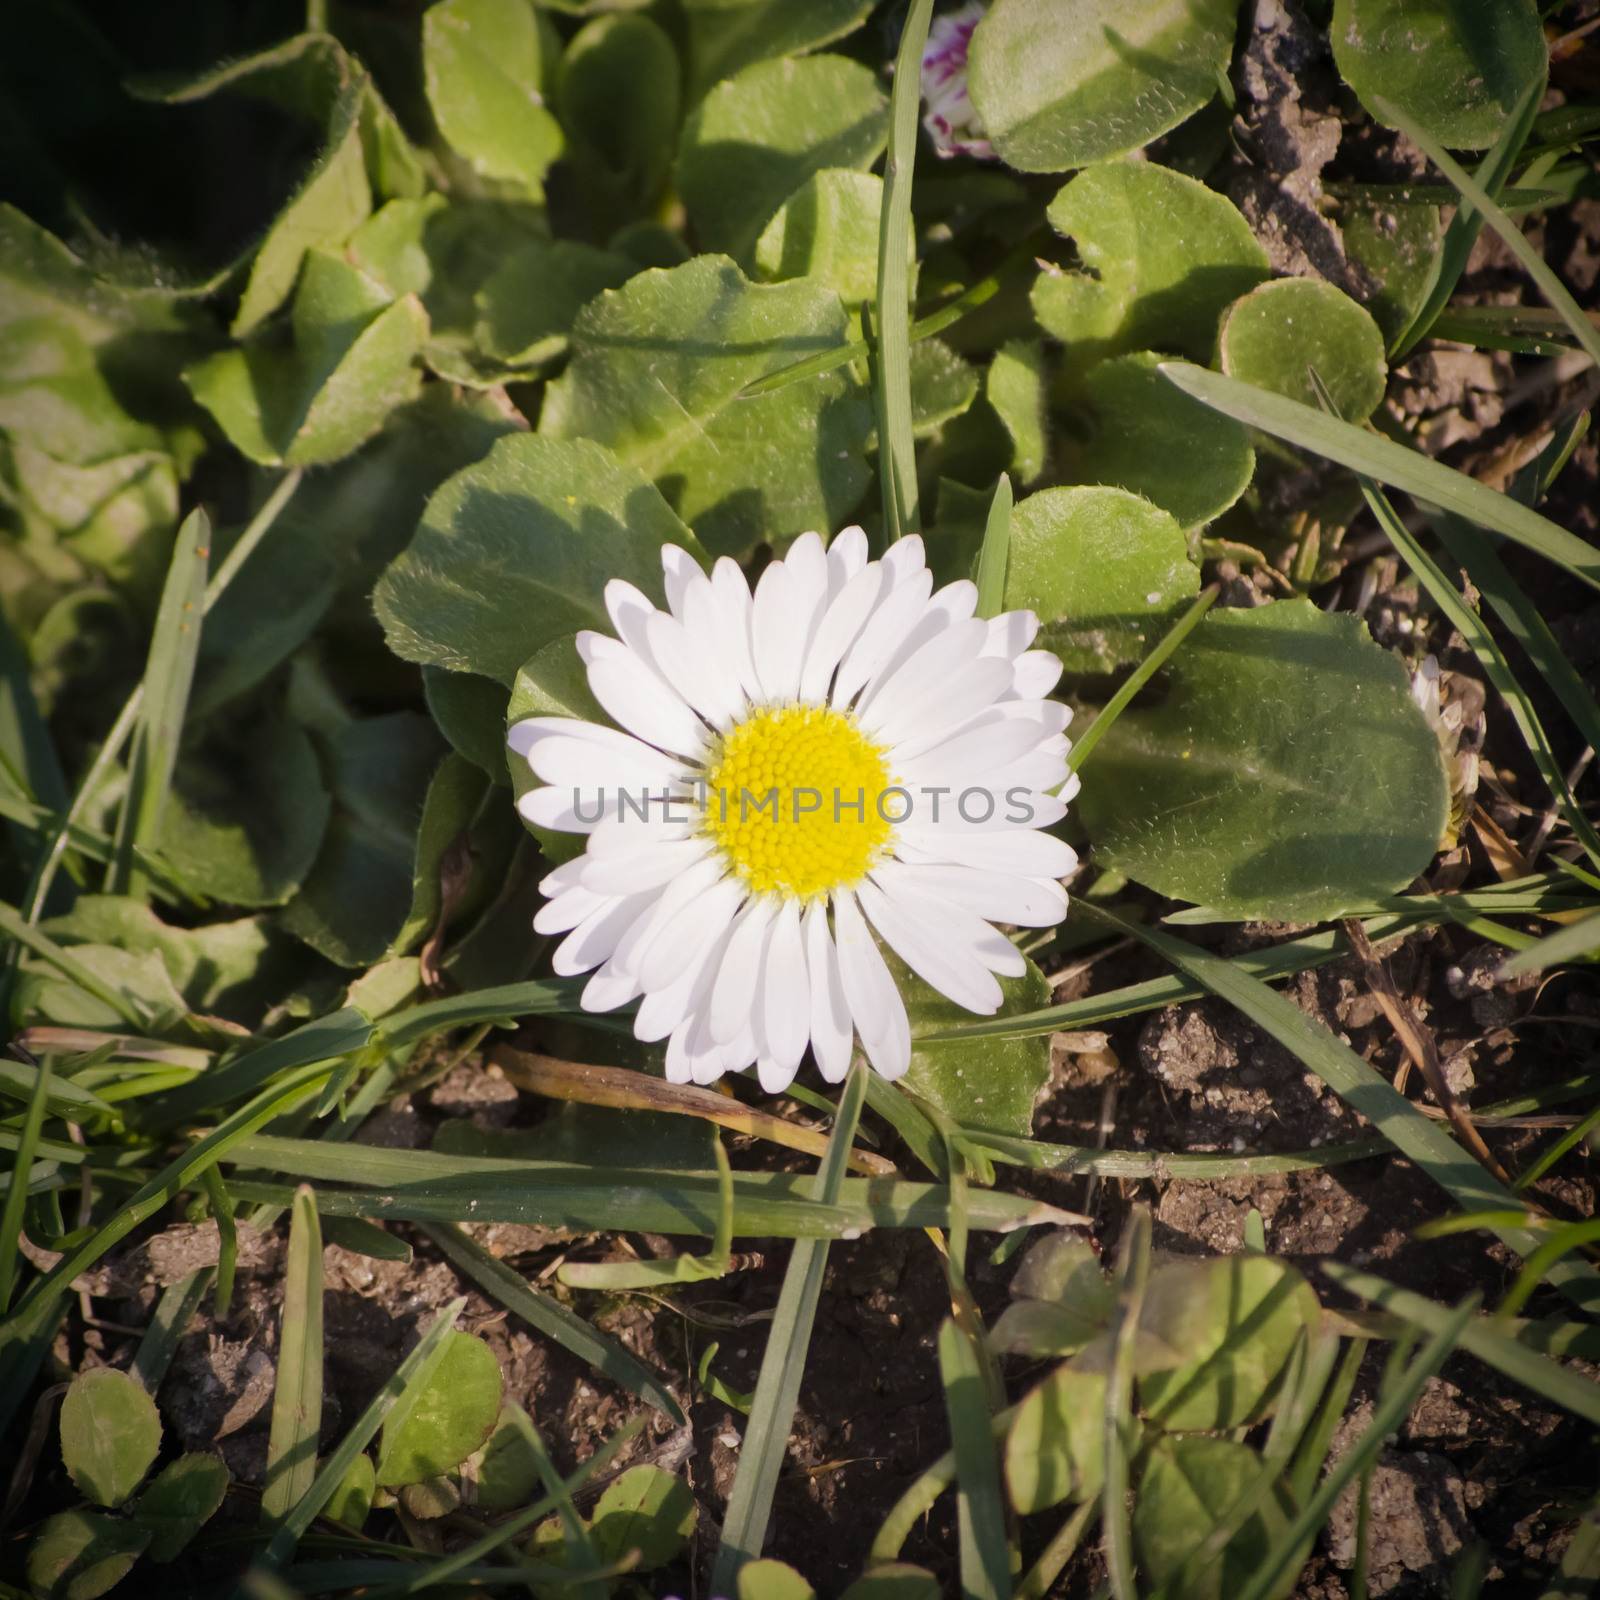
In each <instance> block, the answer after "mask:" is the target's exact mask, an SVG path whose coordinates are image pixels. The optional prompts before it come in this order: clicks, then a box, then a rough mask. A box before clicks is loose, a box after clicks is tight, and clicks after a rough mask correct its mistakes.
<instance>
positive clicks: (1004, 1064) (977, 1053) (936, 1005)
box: [886, 952, 1050, 1138]
mask: <svg viewBox="0 0 1600 1600" xmlns="http://www.w3.org/2000/svg"><path fill="white" fill-rule="evenodd" d="M886 955H887V956H888V960H889V963H890V969H891V970H892V971H893V972H894V974H895V977H896V980H897V981H898V983H899V986H900V992H901V994H903V995H904V996H905V1002H906V1011H907V1013H908V1014H909V1016H910V1018H911V1069H910V1071H909V1072H908V1073H907V1074H906V1077H905V1085H906V1087H907V1088H908V1089H909V1090H911V1092H912V1093H913V1094H917V1095H920V1096H922V1098H923V1099H925V1100H928V1101H931V1102H932V1103H933V1104H934V1105H936V1106H937V1107H938V1108H939V1109H940V1110H941V1111H942V1112H944V1114H945V1115H946V1116H947V1117H949V1118H950V1119H951V1121H953V1122H956V1123H959V1124H960V1125H961V1126H962V1127H964V1128H989V1129H992V1130H994V1131H995V1132H997V1133H1009V1134H1015V1135H1017V1136H1018V1137H1019V1138H1026V1137H1027V1136H1028V1134H1029V1133H1031V1132H1032V1131H1033V1103H1034V1101H1035V1100H1036V1099H1037V1098H1038V1096H1039V1091H1040V1090H1041V1089H1042V1088H1043V1087H1044V1086H1045V1084H1046V1083H1047V1082H1048V1081H1049V1078H1050V1049H1049V1040H1048V1039H1046V1038H1044V1037H1042V1036H1039V1037H1033V1038H1024V1039H950V1040H945V1041H943V1042H941V1043H927V1044H924V1043H920V1042H919V1041H918V1039H917V1034H918V1032H919V1031H921V1032H930V1033H931V1032H933V1031H935V1030H936V1029H939V1028H948V1027H951V1026H954V1025H955V1024H958V1023H962V1022H970V1021H971V1020H972V1013H971V1012H969V1011H965V1010H963V1009H962V1008H961V1007H960V1006H958V1005H957V1004H956V1003H955V1001H953V1000H947V999H946V998H945V997H944V996H943V995H942V994H940V993H938V991H937V990H935V989H933V988H932V987H930V986H929V985H928V984H926V983H924V982H923V981H922V980H921V979H920V978H918V977H916V976H914V975H913V974H911V973H909V972H907V971H906V970H905V968H904V967H903V966H902V965H901V963H900V962H899V960H898V959H897V958H895V957H894V956H893V955H892V954H888V953H887V952H886ZM1000 988H1001V992H1002V994H1003V995H1004V998H1003V999H1002V1000H1001V1002H1000V1009H999V1011H997V1012H996V1013H995V1015H996V1016H1000V1017H1004V1016H1009V1015H1011V1014H1013V1013H1016V1012H1023V1011H1037V1010H1039V1009H1040V1008H1041V1007H1043V1006H1047V1005H1049V1004H1050V985H1049V983H1048V982H1047V981H1046V979H1045V977H1044V974H1043V973H1041V972H1040V971H1039V969H1038V968H1037V967H1036V966H1034V965H1033V963H1032V962H1031V961H1030V962H1029V963H1028V969H1027V971H1026V972H1024V973H1023V975H1022V976H1021V977H1020V978H1002V979H1000Z"/></svg>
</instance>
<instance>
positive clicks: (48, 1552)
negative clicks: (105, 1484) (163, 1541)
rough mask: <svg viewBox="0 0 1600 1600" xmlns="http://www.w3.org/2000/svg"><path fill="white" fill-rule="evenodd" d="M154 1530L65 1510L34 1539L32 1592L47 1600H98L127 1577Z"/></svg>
mask: <svg viewBox="0 0 1600 1600" xmlns="http://www.w3.org/2000/svg"><path fill="white" fill-rule="evenodd" d="M149 1542H150V1530H149V1529H148V1528H141V1527H140V1526H139V1525H138V1523H136V1522H126V1521H124V1520H123V1519H122V1518H121V1517H106V1516H101V1515H100V1514H99V1513H98V1512H95V1511H62V1512H58V1513H57V1514H56V1515H55V1516H53V1517H51V1518H50V1519H49V1520H48V1521H47V1522H46V1523H45V1524H44V1526H43V1527H42V1528H40V1529H39V1531H38V1532H37V1533H36V1534H35V1535H34V1536H33V1543H32V1544H31V1545H30V1546H29V1548H28V1587H29V1588H30V1589H32V1590H33V1592H34V1593H35V1594H36V1595H41V1596H44V1597H45V1600H97V1597H98V1596H100V1595H103V1594H105V1593H106V1591H107V1590H109V1589H113V1588H115V1587H116V1586H117V1584H119V1583H121V1582H122V1580H123V1579H124V1578H125V1577H127V1575H128V1572H129V1570H130V1568H132V1566H133V1564H134V1562H135V1561H137V1560H138V1559H139V1556H140V1554H141V1552H142V1551H143V1550H144V1548H145V1546H146V1545H147V1544H149Z"/></svg>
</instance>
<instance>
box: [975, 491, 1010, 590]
mask: <svg viewBox="0 0 1600 1600" xmlns="http://www.w3.org/2000/svg"><path fill="white" fill-rule="evenodd" d="M1010 561H1011V479H1010V478H1009V477H1007V476H1006V474H1005V473H1003V472H1002V473H1001V474H1000V481H999V482H998V483H997V484H996V485H995V487H994V499H993V500H991V501H990V502H989V520H988V522H987V523H985V524H984V529H983V547H982V548H981V549H980V550H979V551H978V611H977V614H978V615H979V616H980V617H998V616H999V615H1000V613H1001V612H1002V611H1003V610H1004V609H1005V604H1006V568H1007V566H1008V565H1009V563H1010Z"/></svg>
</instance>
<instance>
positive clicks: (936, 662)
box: [861, 635, 1011, 749]
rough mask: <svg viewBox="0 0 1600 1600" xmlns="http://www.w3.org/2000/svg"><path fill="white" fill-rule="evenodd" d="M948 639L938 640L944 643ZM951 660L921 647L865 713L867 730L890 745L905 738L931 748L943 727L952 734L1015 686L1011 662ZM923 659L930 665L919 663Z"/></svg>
mask: <svg viewBox="0 0 1600 1600" xmlns="http://www.w3.org/2000/svg"><path fill="white" fill-rule="evenodd" d="M944 637H945V636H944V635H941V636H940V638H939V639H936V640H935V641H934V643H935V644H940V643H942V642H943V640H944ZM954 648H955V647H954V646H951V647H950V650H951V651H952V652H953V651H954ZM947 660H949V656H948V655H946V654H944V653H934V654H929V651H928V649H927V648H926V647H925V648H924V649H922V650H919V651H918V652H917V654H916V655H914V656H913V657H912V658H911V660H910V662H908V663H907V665H906V666H905V667H904V668H903V669H902V670H901V672H900V673H899V674H898V675H897V676H896V678H895V681H894V682H893V683H892V684H890V685H889V686H888V688H886V689H885V690H884V692H883V693H882V694H880V695H879V696H878V697H877V699H875V700H874V701H873V702H872V707H871V709H870V710H869V711H867V712H865V713H863V715H862V718H861V725H862V728H863V730H865V731H866V732H868V733H869V734H871V735H872V737H874V738H876V739H878V740H879V741H880V742H882V743H885V744H892V745H898V744H901V743H902V742H903V743H905V744H906V745H907V746H908V747H909V748H913V749H914V748H916V747H917V746H926V745H927V744H928V742H929V741H930V739H932V738H934V737H935V735H936V732H937V731H939V730H943V732H944V734H945V737H947V738H948V737H949V736H950V735H951V734H953V733H955V732H956V731H957V730H958V729H960V727H961V726H962V724H963V723H966V722H969V721H970V720H971V719H972V718H973V717H975V716H977V715H978V713H979V712H982V711H986V710H987V709H988V708H989V707H990V706H991V705H993V704H994V702H995V701H996V700H997V699H998V698H999V697H1000V696H1001V695H1002V694H1004V693H1005V692H1006V689H1007V688H1008V687H1009V685H1010V682H1011V664H1010V663H1009V662H1007V661H1000V660H998V659H996V658H995V657H993V656H979V657H977V658H973V657H971V656H963V657H962V658H961V660H960V661H959V662H958V663H956V664H952V665H945V664H944V663H945V662H946V661H947ZM919 661H925V662H926V665H925V666H922V667H919V666H918V665H917V663H918V662H919Z"/></svg>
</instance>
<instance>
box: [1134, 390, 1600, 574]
mask: <svg viewBox="0 0 1600 1600" xmlns="http://www.w3.org/2000/svg"><path fill="white" fill-rule="evenodd" d="M1160 371H1161V373H1162V375H1163V376H1164V377H1165V378H1166V379H1167V380H1168V381H1169V382H1170V383H1173V384H1176V385H1177V387H1178V388H1180V389H1181V390H1183V392H1184V393H1185V394H1187V395H1190V396H1192V397H1193V398H1194V399H1196V400H1198V401H1200V402H1201V404H1202V405H1206V406H1209V407H1210V408H1211V409H1212V410H1213V411H1220V412H1221V413H1222V414H1223V415H1224V416H1229V417H1232V418H1233V419H1234V420H1235V421H1236V422H1243V423H1246V424H1248V425H1249V426H1250V427H1252V428H1259V429H1261V431H1262V432H1263V433H1270V434H1271V435H1273V437H1274V438H1278V439H1283V440H1286V441H1287V442H1288V443H1290V444H1294V445H1298V446H1300V448H1301V449H1304V450H1310V451H1311V452H1312V453H1313V454H1315V455H1319V456H1323V457H1325V458H1326V459H1327V460H1329V461H1336V462H1338V463H1339V464H1340V465H1341V466H1344V467H1348V468H1350V470H1351V471H1352V472H1359V473H1364V474H1365V475H1366V476H1367V477H1369V478H1375V479H1377V481H1378V482H1379V483H1386V484H1388V485H1389V486H1390V488H1393V489H1400V490H1403V491H1404V492H1405V493H1406V494H1409V495H1414V496H1415V497H1416V498H1417V499H1419V500H1424V501H1428V502H1430V503H1431V504H1433V505H1436V506H1442V507H1443V508H1444V509H1445V510H1446V511H1454V512H1456V513H1457V514H1458V515H1459V516H1463V517H1465V518H1466V519H1467V520H1468V521H1469V522H1475V523H1477V524H1478V525H1479V526H1480V527H1484V528H1488V529H1490V530H1492V531H1493V532H1495V533H1501V534H1504V535H1505V536H1506V538H1508V539H1510V540H1512V541H1513V542H1514V543H1516V544H1521V545H1525V546H1526V547H1527V548H1528V549H1530V550H1532V551H1533V552H1534V553H1535V554H1536V555H1541V556H1543V557H1544V558H1545V559H1546V560H1548V561H1553V562H1555V563H1556V565H1557V566H1560V567H1562V568H1564V569H1565V570H1566V571H1568V572H1570V573H1572V574H1573V576H1574V577H1577V578H1581V579H1582V580H1583V582H1585V583H1587V584H1589V585H1590V586H1591V587H1593V588H1596V589H1600V550H1596V549H1595V548H1594V546H1593V545H1590V544H1586V543H1585V542H1584V541H1583V540H1582V539H1580V538H1578V537H1577V536H1576V535H1575V534H1571V533H1568V532H1567V530H1566V529H1565V528H1562V527H1560V526H1558V525H1557V524H1556V523H1554V522H1552V521H1550V519H1549V518H1548V517H1542V516H1540V515H1539V513H1538V512H1536V511H1533V510H1531V509H1530V508H1529V507H1527V506H1525V505H1522V504H1521V503H1520V502H1519V501H1516V500H1513V499H1512V498H1511V497H1510V496H1509V495H1503V494H1498V493H1496V492H1495V490H1493V489H1491V488H1489V486H1488V485H1487V484H1483V483H1479V482H1478V481H1477V479H1476V478H1469V477H1468V476H1467V475H1466V473H1464V472H1457V471H1455V470H1454V469H1453V468H1451V467H1447V466H1444V465H1443V464H1442V463H1441V462H1438V461H1431V460H1429V458H1428V457H1427V456H1424V455H1422V454H1420V453H1419V452H1417V451H1415V450H1412V449H1410V448H1408V447H1407V446H1405V445H1402V444H1397V443H1396V442H1395V441H1394V440H1393V439H1386V438H1384V437H1383V436H1382V435H1381V434H1377V433H1373V432H1370V431H1368V430H1366V429H1363V428H1357V427H1353V426H1352V425H1351V424H1350V423H1348V422H1341V421H1339V419H1338V418H1337V417H1329V416H1325V415H1324V414H1323V413H1322V412H1321V411H1319V410H1318V409H1317V408H1316V407H1315V406H1307V405H1302V404H1301V403H1300V402H1299V401H1298V400H1288V399H1285V398H1284V396H1282V395H1279V394H1273V393H1272V392H1271V391H1270V390H1267V389H1258V388H1257V387H1256V386H1255V385H1254V384H1249V383H1241V382H1240V381H1239V379H1237V378H1229V377H1226V376H1225V375H1224V374H1222V373H1220V372H1208V371H1207V370H1206V369H1205V368H1204V367H1197V366H1194V365H1193V364H1192V363H1190V362H1187V361H1163V362H1162V363H1161V367H1160Z"/></svg>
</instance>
